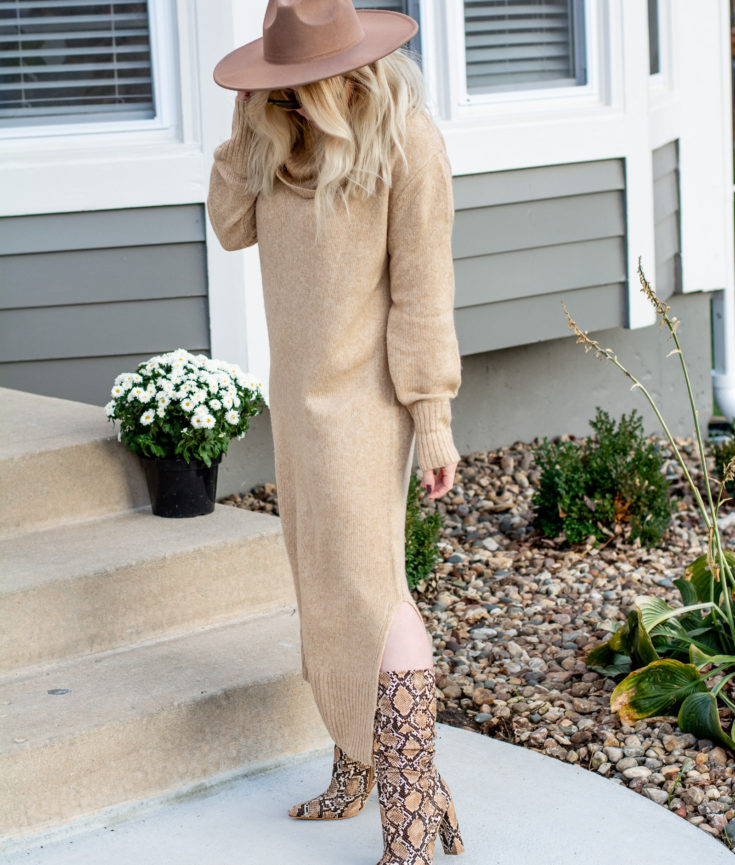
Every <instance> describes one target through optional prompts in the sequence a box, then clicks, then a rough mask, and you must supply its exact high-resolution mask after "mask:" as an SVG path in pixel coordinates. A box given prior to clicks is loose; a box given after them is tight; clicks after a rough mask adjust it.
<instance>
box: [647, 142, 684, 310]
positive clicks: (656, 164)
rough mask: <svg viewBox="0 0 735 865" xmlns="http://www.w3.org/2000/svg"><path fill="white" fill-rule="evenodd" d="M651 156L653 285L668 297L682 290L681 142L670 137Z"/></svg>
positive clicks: (659, 294)
mask: <svg viewBox="0 0 735 865" xmlns="http://www.w3.org/2000/svg"><path fill="white" fill-rule="evenodd" d="M652 159H653V218H654V222H655V245H656V284H655V285H654V286H653V287H654V289H655V291H656V294H658V296H659V297H660V298H661V299H662V300H665V299H666V298H667V297H670V296H671V295H672V294H673V293H674V292H678V291H681V241H680V238H681V233H680V223H679V153H678V142H677V141H669V142H668V144H664V145H663V146H662V147H659V148H657V149H656V150H654V151H653V154H652ZM644 269H645V268H644Z"/></svg>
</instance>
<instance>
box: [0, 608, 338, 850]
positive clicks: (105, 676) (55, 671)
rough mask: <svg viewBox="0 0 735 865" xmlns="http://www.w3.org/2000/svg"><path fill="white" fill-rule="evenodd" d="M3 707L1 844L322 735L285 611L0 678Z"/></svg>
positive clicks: (264, 760)
mask: <svg viewBox="0 0 735 865" xmlns="http://www.w3.org/2000/svg"><path fill="white" fill-rule="evenodd" d="M0 707H2V708H1V709H0V712H1V713H2V715H3V718H2V726H1V728H0V742H1V743H2V746H1V747H2V753H1V756H0V777H2V779H3V785H2V792H0V824H1V825H0V834H1V835H3V836H7V837H9V838H18V837H22V836H24V835H26V834H29V833H33V832H38V831H41V830H44V829H48V828H49V827H52V826H58V825H61V824H64V823H67V822H69V821H71V820H74V819H76V818H80V817H82V816H84V815H90V814H93V813H95V812H98V811H101V810H103V809H106V808H110V807H112V806H120V805H122V804H123V803H129V802H132V801H137V800H141V799H146V798H148V797H151V796H160V795H162V794H163V793H165V792H166V791H175V790H179V789H181V788H182V787H187V786H189V787H190V786H192V785H193V784H196V783H197V782H202V781H204V780H205V779H207V778H210V777H212V776H216V775H220V774H222V773H225V772H232V771H235V770H239V771H242V770H244V769H247V768H250V769H252V768H254V767H262V766H263V765H268V764H272V763H273V762H274V761H277V760H283V759H284V758H286V757H289V756H291V755H294V754H298V753H300V752H303V751H308V750H309V749H314V748H319V747H322V748H323V747H326V746H327V745H328V742H329V738H328V735H327V732H326V729H325V728H324V725H323V723H322V721H321V719H320V717H319V714H318V710H317V708H316V705H315V703H314V701H313V698H312V695H311V689H310V687H309V685H308V684H307V683H306V682H304V681H303V679H302V678H301V652H300V642H299V628H298V616H297V615H296V613H295V611H294V610H293V609H286V610H283V611H279V612H277V613H272V614H270V615H265V616H261V617H257V618H250V619H248V620H246V621H243V622H238V623H234V624H228V625H221V626H218V627H213V628H207V629H203V630H200V631H198V632H194V633H191V634H187V635H185V636H181V637H176V638H172V639H169V640H162V641H159V642H155V643H149V644H145V645H141V646H136V647H134V648H129V649H124V650H120V651H115V652H109V653H106V654H101V655H96V656H91V657H86V658H82V659H81V660H77V661H74V662H68V663H65V664H59V665H56V666H54V667H48V668H46V669H45V670H43V671H40V672H37V673H35V674H33V675H30V676H9V677H6V679H5V680H3V682H2V685H1V687H0ZM166 861H173V860H170V859H167V860H166Z"/></svg>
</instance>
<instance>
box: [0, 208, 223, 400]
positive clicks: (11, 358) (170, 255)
mask: <svg viewBox="0 0 735 865" xmlns="http://www.w3.org/2000/svg"><path fill="white" fill-rule="evenodd" d="M204 232H205V226H204V208H203V206H202V205H184V206H171V207H148V208H132V209H127V210H109V211H95V212H85V213H69V214H50V215H41V216H20V217H6V218H4V219H2V220H0V269H1V270H2V288H1V290H0V310H1V314H0V383H1V384H2V385H3V386H4V387H11V388H18V389H20V390H27V391H31V392H34V393H42V394H48V395H51V396H59V397H64V398H67V399H75V400H79V401H82V402H90V403H97V404H102V403H104V402H106V401H107V400H108V398H109V391H110V387H111V385H112V380H113V378H114V377H115V375H116V374H117V373H119V372H121V371H123V370H133V369H135V367H136V366H137V364H138V363H139V362H140V361H141V360H145V359H146V358H148V357H150V356H151V355H153V354H158V353H160V352H163V351H169V350H172V349H175V348H178V347H179V346H182V347H184V348H188V349H190V350H191V351H196V352H205V353H209V315H208V303H207V270H206V250H205V243H204V239H205V234H204Z"/></svg>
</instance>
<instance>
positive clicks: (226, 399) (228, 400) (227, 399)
mask: <svg viewBox="0 0 735 865" xmlns="http://www.w3.org/2000/svg"><path fill="white" fill-rule="evenodd" d="M222 405H223V406H224V407H225V408H232V406H233V405H234V403H233V402H232V397H231V396H229V395H228V396H223V397H222Z"/></svg>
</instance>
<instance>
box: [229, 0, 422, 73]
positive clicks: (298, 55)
mask: <svg viewBox="0 0 735 865" xmlns="http://www.w3.org/2000/svg"><path fill="white" fill-rule="evenodd" d="M418 29H419V25H418V22H416V21H414V19H413V18H411V17H410V16H409V15H404V14H403V13H402V12H389V11H387V10H382V9H360V10H357V9H355V7H354V6H353V4H352V0H269V3H268V8H267V9H266V13H265V18H264V21H263V36H262V37H261V38H259V39H254V40H253V41H252V42H248V43H247V44H245V45H242V46H240V47H239V48H236V49H235V50H234V51H231V52H230V53H229V54H227V55H225V56H224V57H223V58H222V59H221V60H220V61H219V63H217V65H216V66H215V68H214V80H215V81H216V83H217V84H219V86H220V87H224V88H226V89H228V90H275V89H279V88H284V87H297V86H299V85H301V84H309V83H311V82H312V81H319V80H320V79H322V78H331V77H332V76H333V75H342V74H344V73H346V72H351V71H352V70H353V69H358V68H359V67H360V66H365V65H367V64H368V63H372V62H373V61H374V60H379V59H380V58H381V57H385V56H386V55H388V54H390V53H391V52H393V51H395V50H396V49H397V48H400V47H401V45H403V44H405V43H406V42H408V40H409V39H411V37H412V36H414V35H415V34H416V32H417V31H418Z"/></svg>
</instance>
